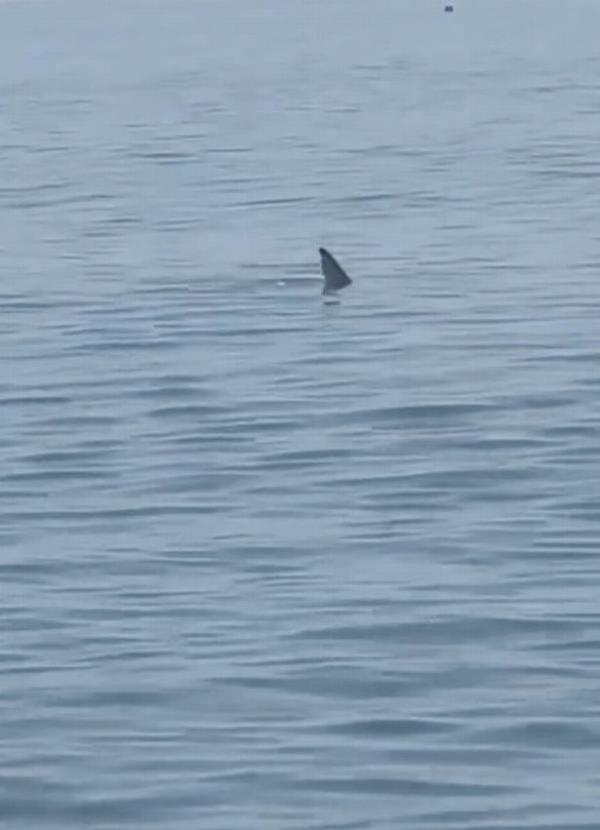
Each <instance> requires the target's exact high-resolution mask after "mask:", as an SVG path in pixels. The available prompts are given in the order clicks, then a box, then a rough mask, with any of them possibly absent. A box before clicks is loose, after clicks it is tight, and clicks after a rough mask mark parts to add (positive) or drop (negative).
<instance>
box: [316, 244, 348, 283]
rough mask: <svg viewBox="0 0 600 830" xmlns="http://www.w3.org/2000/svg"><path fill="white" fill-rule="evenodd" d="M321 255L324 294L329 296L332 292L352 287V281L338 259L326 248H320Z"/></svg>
mask: <svg viewBox="0 0 600 830" xmlns="http://www.w3.org/2000/svg"><path fill="white" fill-rule="evenodd" d="M319 253H320V254H321V273H322V274H323V278H324V279H325V285H324V287H323V294H328V293H329V292H330V291H340V290H341V289H342V288H345V287H346V286H347V285H350V283H351V282H352V280H351V279H350V277H349V276H348V274H347V273H346V272H345V271H344V269H343V268H342V266H341V265H340V264H339V262H338V261H337V260H336V258H335V257H333V256H332V255H331V254H330V253H329V251H326V250H325V248H319Z"/></svg>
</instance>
